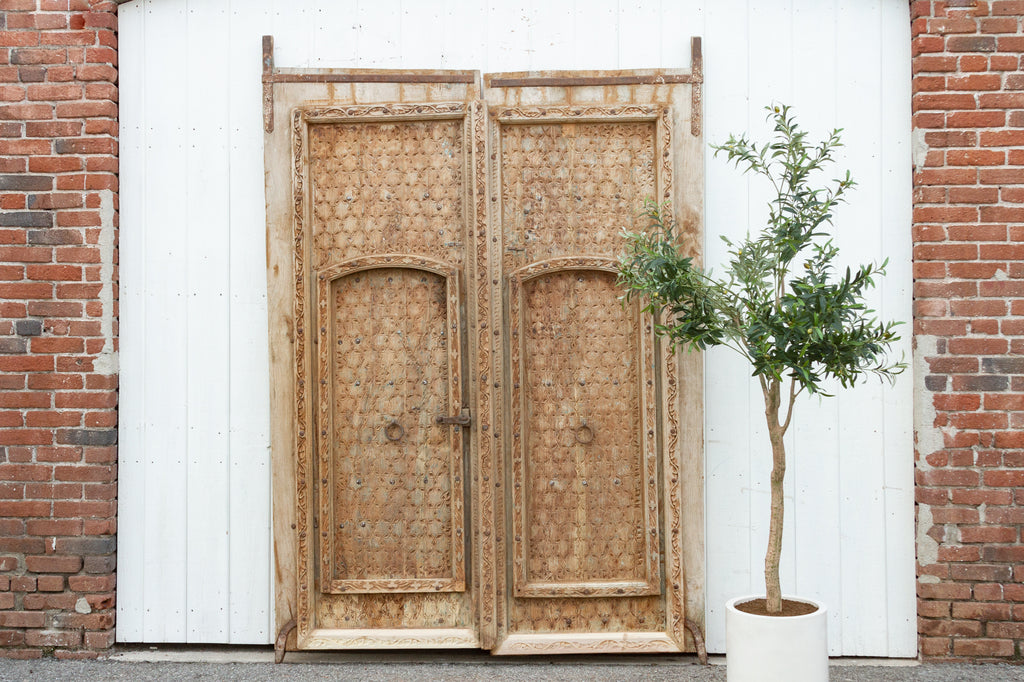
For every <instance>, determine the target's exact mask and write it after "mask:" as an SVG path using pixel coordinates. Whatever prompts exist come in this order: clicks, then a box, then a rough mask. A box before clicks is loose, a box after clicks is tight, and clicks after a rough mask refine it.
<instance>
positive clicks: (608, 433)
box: [264, 64, 703, 654]
mask: <svg viewBox="0 0 1024 682" xmlns="http://www.w3.org/2000/svg"><path fill="white" fill-rule="evenodd" d="M266 66H267V68H266V69H265V74H264V80H265V90H266V93H265V112H264V115H265V119H266V120H265V123H266V126H267V128H268V132H267V136H266V163H267V167H266V168H267V202H268V240H269V241H268V245H269V248H268V257H269V262H268V268H269V270H268V272H269V283H270V308H271V355H272V384H273V392H274V395H273V410H274V415H273V427H274V432H273V438H274V496H275V511H274V515H275V525H274V530H275V553H276V559H277V591H278V594H277V611H278V615H277V620H278V625H279V627H284V625H285V623H286V621H289V620H291V619H294V622H295V625H296V626H297V633H296V634H297V638H296V639H295V640H293V643H292V645H291V646H297V647H299V648H445V647H471V648H485V649H491V650H492V651H494V652H495V653H500V654H512V653H566V652H586V651H631V652H637V651H680V650H687V649H689V648H690V646H691V645H690V643H689V641H688V640H687V639H686V635H685V631H684V619H685V618H687V616H690V617H693V618H695V619H700V618H701V615H702V611H703V608H702V605H701V604H702V602H701V596H700V586H701V583H702V580H701V576H700V563H701V562H702V559H701V558H700V552H701V547H700V537H699V527H700V526H701V525H702V519H701V516H700V506H701V502H700V499H699V490H700V481H699V476H700V473H699V465H696V466H693V465H692V462H691V461H690V459H689V458H690V451H691V450H693V449H694V448H696V449H697V457H699V443H700V431H699V429H700V426H699V422H700V410H699V402H700V392H699V391H700V374H699V365H698V364H696V363H695V362H693V360H692V359H686V358H681V357H676V356H674V355H672V354H671V353H670V352H669V350H668V349H667V348H666V347H665V346H664V345H663V344H660V343H659V342H658V341H657V340H656V338H655V336H654V333H653V325H654V324H655V320H652V319H651V317H650V316H649V315H647V314H644V313H642V312H641V310H640V308H639V306H638V304H637V303H636V302H632V303H630V304H628V305H624V304H623V303H622V302H621V301H620V296H621V293H622V292H621V291H620V290H619V289H618V288H616V284H615V281H616V275H615V270H616V259H617V257H618V256H619V254H620V252H622V250H623V244H624V241H623V238H622V235H621V231H622V230H623V229H624V228H625V229H637V228H639V227H641V226H642V225H640V224H638V218H637V211H638V208H639V207H640V205H641V201H642V200H643V199H644V198H654V199H656V200H657V201H670V202H672V206H673V210H675V211H676V214H677V215H678V216H679V217H680V219H681V220H682V221H683V224H684V225H685V226H686V230H685V234H684V235H683V238H684V239H691V240H692V244H691V246H692V247H693V248H694V249H697V248H698V247H697V245H698V244H699V239H698V237H699V222H700V220H699V218H700V185H701V180H700V164H701V157H700V148H699V128H698V126H699V118H698V117H699V108H698V109H697V110H696V111H695V110H694V109H693V104H694V102H699V100H698V98H697V97H696V96H695V95H694V92H693V88H694V87H696V83H697V82H699V81H695V79H694V78H693V74H692V73H684V74H682V75H674V76H668V77H667V78H666V76H665V75H664V74H649V73H642V72H630V73H616V74H612V75H608V74H600V75H594V76H586V75H583V76H580V75H578V74H577V75H574V76H573V77H568V76H566V75H565V74H561V75H559V74H556V75H554V76H551V75H548V76H540V77H526V76H522V75H515V74H508V75H491V76H485V77H484V78H483V79H482V84H481V79H480V77H479V75H478V74H476V73H474V72H424V73H417V72H411V73H410V72H405V73H401V74H398V73H387V72H373V73H365V72H355V71H345V72H319V73H320V74H321V77H320V78H319V79H315V78H312V77H311V76H310V74H309V72H301V73H300V72H289V71H285V70H277V69H273V68H272V66H270V65H269V64H268V65H266ZM323 74H327V76H326V77H324V75H323ZM659 79H660V80H659ZM673 81H674V82H673ZM680 175H683V176H684V177H682V178H681V177H680ZM695 255H696V254H695ZM693 461H694V462H697V461H699V460H697V459H694V460H693ZM694 476H696V477H697V479H698V480H697V481H693V480H692V479H693V477H694ZM684 479H685V480H684ZM694 496H696V499H695V498H694ZM694 543H696V545H697V546H693V545H694ZM684 545H685V546H684ZM688 560H689V561H688Z"/></svg>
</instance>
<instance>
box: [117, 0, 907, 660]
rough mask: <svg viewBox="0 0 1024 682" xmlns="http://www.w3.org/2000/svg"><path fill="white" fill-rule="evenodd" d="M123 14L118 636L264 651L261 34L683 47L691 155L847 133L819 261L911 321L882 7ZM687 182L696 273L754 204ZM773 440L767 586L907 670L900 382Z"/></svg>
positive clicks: (336, 50) (253, 9) (895, 83)
mask: <svg viewBox="0 0 1024 682" xmlns="http://www.w3.org/2000/svg"><path fill="white" fill-rule="evenodd" d="M119 13H120V64H121V67H120V68H121V76H120V79H121V81H120V88H121V131H122V132H121V195H120V202H121V203H120V206H121V216H120V220H121V222H120V225H121V232H120V240H121V241H120V244H121V258H120V263H121V266H120V268H121V269H120V274H121V318H120V330H121V358H122V367H121V427H120V429H121V453H120V457H121V468H120V509H119V519H120V534H119V552H118V558H119V565H118V639H119V640H120V641H124V642H131V641H147V642H185V641H188V642H232V643H267V642H270V641H271V639H272V636H273V634H274V633H271V632H270V623H271V615H272V614H271V608H272V606H271V604H272V597H271V589H272V581H271V566H270V530H269V525H270V524H269V517H270V495H269V487H270V486H269V451H268V419H269V417H268V407H267V395H268V390H269V389H268V379H267V372H268V370H267V366H268V361H267V349H266V338H267V335H266V291H265V276H264V268H265V254H264V225H263V218H264V213H263V174H262V147H261V144H262V128H261V120H260V111H261V109H260V37H261V36H262V35H263V34H265V33H268V34H273V35H274V38H275V47H276V54H275V58H276V63H277V65H278V66H283V67H379V68H459V69H479V70H480V71H481V72H488V71H515V70H528V69H613V68H642V67H666V68H679V67H682V68H685V67H687V66H688V65H689V62H690V56H689V44H690V43H689V37H690V36H691V35H700V36H702V37H703V38H704V57H705V75H706V82H705V89H704V95H705V98H704V101H705V105H704V106H705V119H704V120H705V138H706V140H707V141H708V142H721V141H723V140H724V139H725V138H726V137H727V136H728V133H729V132H742V131H752V132H753V133H755V134H759V133H763V132H764V130H765V123H764V115H763V111H762V107H763V106H764V105H766V104H768V103H769V102H771V101H773V100H775V101H781V102H786V103H790V104H792V105H794V107H795V110H796V113H797V115H798V117H799V120H800V121H801V122H802V123H803V124H804V125H805V127H807V128H809V129H810V130H811V131H812V133H813V134H815V135H821V134H824V133H825V131H826V130H827V129H830V128H831V127H835V126H839V127H843V128H845V129H846V132H845V134H844V140H845V142H846V148H845V150H844V152H843V154H842V159H841V162H840V163H841V168H843V169H845V168H847V167H848V168H850V169H851V170H852V172H853V174H854V176H855V178H856V179H857V181H858V182H859V187H858V188H857V190H856V191H855V193H854V194H853V196H852V200H851V203H850V204H849V205H847V206H844V207H843V208H842V209H841V210H840V211H839V214H838V219H837V223H838V225H839V228H840V236H839V238H838V239H837V241H838V242H839V243H840V246H841V247H842V248H843V249H844V253H845V255H846V256H847V257H848V258H849V259H850V261H851V262H852V261H864V260H872V259H874V260H879V259H881V258H882V257H885V256H887V257H889V259H890V267H889V273H890V274H889V277H888V278H886V279H885V280H884V281H883V283H882V285H881V287H880V289H879V291H878V295H877V298H876V304H877V307H878V310H879V312H880V313H881V314H882V315H883V316H885V317H889V318H898V319H902V320H906V321H909V320H910V317H911V307H910V301H911V299H910V295H911V294H910V281H911V257H910V206H911V184H910V181H911V175H910V150H909V141H910V31H909V12H908V6H907V3H906V1H905V0H873V1H872V0H863V1H861V0H858V2H855V3H852V2H841V0H761V1H758V0H694V1H692V2H683V1H682V0H678V1H676V2H672V1H670V0H662V1H658V0H649V1H643V0H639V1H637V0H634V1H632V2H624V1H622V0H619V1H618V2H616V1H615V0H611V1H608V0H588V2H579V1H578V0H577V1H576V2H573V1H572V0H533V1H532V2H529V3H521V4H518V5H513V4H511V3H506V2H497V1H496V2H491V3H490V4H482V3H479V2H474V1H472V0H465V1H459V0H444V1H441V0H438V1H436V2H425V1H423V0H358V1H350V2H342V3H338V2H327V1H326V0H320V1H317V0H306V1H304V2H300V1H298V0H187V1H186V0H133V1H132V2H130V3H128V4H126V5H122V6H121V7H120V9H119ZM705 187H706V190H705V196H706V204H705V211H706V231H707V236H706V240H705V244H706V253H707V259H708V262H709V263H711V264H715V263H719V262H721V261H722V259H723V258H724V256H725V253H724V248H723V246H722V244H721V242H720V240H719V239H718V237H719V235H730V236H734V237H736V236H740V235H742V233H743V232H744V231H745V229H746V225H747V224H748V223H750V222H754V223H756V221H758V220H759V219H760V217H761V216H762V215H763V207H764V203H765V201H766V199H767V195H766V189H765V188H764V187H763V186H762V185H760V184H757V183H756V182H750V181H749V180H748V179H747V178H746V177H744V176H740V175H739V174H738V173H737V172H736V171H735V170H734V169H732V168H731V167H728V166H727V165H726V164H725V162H724V161H723V160H722V159H714V158H711V156H710V154H709V155H708V158H707V161H706V171H705ZM903 329H904V332H905V334H906V335H907V336H909V333H910V326H909V325H907V326H906V327H904V328H903ZM901 347H902V349H903V350H906V351H908V352H907V355H908V356H909V339H908V340H906V341H904V342H903V343H902V346H901ZM706 370H707V371H706V380H707V383H706V389H705V391H706V393H705V396H706V415H707V417H706V418H707V430H706V433H707V443H706V474H707V475H706V479H707V499H706V505H707V576H708V578H707V616H708V622H707V635H708V645H709V649H710V650H711V651H722V650H723V649H724V630H723V628H724V622H723V618H724V617H723V614H722V603H723V602H724V601H725V600H726V598H728V597H729V596H734V595H736V594H739V593H746V592H755V591H758V590H761V589H763V578H762V577H761V576H762V572H763V568H762V561H763V552H764V545H765V542H766V540H765V538H766V534H767V529H766V526H767V518H766V517H767V508H768V490H767V485H766V480H767V471H768V467H769V457H768V449H767V447H766V446H765V445H764V443H765V442H766V439H765V437H764V436H765V434H764V427H763V422H762V416H761V415H762V411H761V410H762V407H761V404H760V400H761V398H760V392H759V390H758V389H757V388H756V387H755V386H754V385H753V384H752V383H751V381H750V380H749V378H748V374H749V372H748V371H747V370H746V368H745V367H744V365H743V364H742V363H741V362H738V361H736V359H734V358H731V357H728V356H727V355H726V354H725V353H718V352H712V353H709V354H708V355H707V358H706ZM795 419H796V426H795V429H794V430H793V431H792V432H791V436H790V439H789V446H790V450H791V452H792V463H791V465H790V469H789V474H788V477H787V497H788V499H787V503H788V510H787V527H786V533H787V534H786V544H785V552H784V559H783V574H784V576H783V582H784V587H785V589H787V590H788V591H791V592H799V593H801V594H804V595H806V596H810V597H816V598H820V599H822V600H824V601H825V602H827V603H828V605H829V608H830V612H831V614H830V615H831V620H830V650H831V652H832V654H833V655H848V656H913V655H915V653H916V635H915V630H916V627H915V599H914V537H913V461H912V460H913V457H912V452H913V449H912V421H911V381H910V378H909V376H906V377H904V378H903V379H901V380H900V381H899V382H898V384H897V386H896V387H895V388H889V387H887V386H886V387H882V386H880V385H877V384H874V383H872V384H869V385H865V386H863V387H861V388H858V389H856V390H855V391H852V392H845V393H843V394H841V395H840V396H839V397H838V398H836V399H831V400H825V401H821V402H820V404H819V401H817V400H816V399H815V400H806V401H803V402H802V403H801V404H800V405H799V406H798V412H797V415H796V417H795ZM797 492H799V499H798V500H797V501H795V502H794V495H795V493H797Z"/></svg>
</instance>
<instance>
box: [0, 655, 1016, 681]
mask: <svg viewBox="0 0 1024 682" xmlns="http://www.w3.org/2000/svg"><path fill="white" fill-rule="evenodd" d="M724 662H725V659H724V658H721V657H712V664H711V665H709V666H707V667H704V666H700V665H698V664H697V661H696V659H695V658H694V657H692V656H647V657H638V656H602V657H593V656H574V657H569V656H557V657H549V658H528V659H527V658H495V657H492V656H489V655H487V654H484V653H481V652H454V653H452V652H443V653H433V652H423V653H401V654H394V653H387V654H374V653H353V654H344V653H337V654H320V655H318V654H308V653H304V652H303V653H298V652H290V653H289V654H288V656H287V658H286V659H285V662H284V663H282V664H280V665H275V664H274V663H273V652H272V651H270V650H269V649H265V648H243V649H240V648H235V647H232V648H223V649H220V648H204V649H195V648H182V649H176V648H173V647H160V648H159V649H157V648H150V647H140V648H134V649H128V648H121V649H120V650H119V651H118V652H116V653H115V654H114V655H113V656H111V658H109V659H107V660H103V661H56V660H49V659H46V660H34V661H14V660H2V659H0V681H4V682H6V681H8V680H11V681H14V680H17V681H18V682H22V681H27V682H46V681H49V680H58V681H67V682H72V681H74V682H78V681H79V680H89V681H90V682H91V681H93V680H96V681H102V680H131V681H132V682H135V681H136V680H138V681H139V682H146V681H149V680H211V681H213V680H216V681H217V682H220V681H221V680H226V681H238V682H262V681H264V680H266V681H270V680H273V681H275V682H276V681H278V680H285V681H291V680H294V681H296V682H306V681H312V680H359V681H360V682H393V681H398V680H403V681H404V680H430V681H431V682H433V681H434V680H442V681H447V680H450V681H452V682H470V681H476V680H511V681H513V682H535V681H539V680H559V681H565V682H611V681H625V680H642V681H643V682H647V681H648V680H650V681H651V682H660V681H662V680H664V681H665V682H669V681H671V682H690V681H693V682H703V681H711V680H715V681H721V682H725V666H724V665H723V664H724ZM875 680H878V681H880V682H1014V681H1020V682H1024V666H1011V665H1006V664H995V663H994V664H985V665H972V664H966V663H957V664H939V663H929V664H924V665H919V664H918V663H917V662H916V661H880V660H877V659H875V660H856V659H853V660H851V659H839V660H835V661H833V665H832V669H831V682H873V681H875ZM765 682H769V681H767V680H766V681H765ZM780 682H785V681H780Z"/></svg>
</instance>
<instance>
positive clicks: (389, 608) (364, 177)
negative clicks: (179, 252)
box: [266, 74, 481, 649]
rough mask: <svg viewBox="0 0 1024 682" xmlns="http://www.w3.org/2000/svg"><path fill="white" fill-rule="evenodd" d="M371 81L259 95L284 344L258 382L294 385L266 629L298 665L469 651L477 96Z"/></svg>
mask: <svg viewBox="0 0 1024 682" xmlns="http://www.w3.org/2000/svg"><path fill="white" fill-rule="evenodd" d="M376 78H377V80H376V81H375V82H361V83H355V82H353V83H348V84H345V85H343V86H341V85H336V84H334V83H331V84H311V83H304V82H296V83H280V82H279V83H275V86H276V87H275V88H274V93H273V96H274V102H273V103H272V105H271V106H272V107H273V112H274V119H275V121H276V125H275V126H274V127H275V128H276V129H277V130H275V131H272V132H269V133H268V136H267V145H266V154H267V158H266V168H267V169H268V170H267V173H268V182H267V191H268V217H269V220H268V226H269V229H270V231H271V234H270V235H269V240H270V244H271V252H272V253H271V254H270V259H271V262H270V263H269V266H270V267H269V270H268V272H269V273H270V274H269V276H270V279H271V282H270V285H271V290H272V291H275V290H276V291H278V292H282V291H285V290H286V289H287V290H288V291H289V292H290V293H289V300H290V306H289V305H287V304H285V302H284V301H283V297H282V296H279V297H278V298H279V299H281V303H282V305H281V306H280V309H279V310H273V309H272V315H274V314H277V315H278V316H279V318H280V322H281V326H280V327H279V326H278V325H276V324H272V327H274V328H273V329H272V331H271V335H272V340H271V346H272V348H274V347H275V345H274V344H275V340H274V335H275V334H277V335H279V336H280V335H281V334H282V333H284V334H286V335H287V342H286V343H284V344H281V343H280V342H281V341H282V340H283V339H280V338H279V339H277V342H278V345H277V348H280V349H287V351H286V353H287V355H289V356H290V358H287V359H285V360H286V361H285V362H280V361H279V360H281V358H275V359H272V365H273V367H272V371H273V372H275V374H276V373H277V372H278V371H279V370H280V369H281V368H286V367H287V368H290V370H291V374H292V376H291V377H290V381H285V382H284V390H279V391H277V392H276V394H275V402H276V401H277V400H280V401H281V402H280V403H278V404H276V405H275V409H274V412H275V414H276V415H282V416H284V415H287V416H288V417H290V418H291V419H292V420H293V426H291V427H290V430H291V432H292V433H291V434H290V438H287V440H288V441H290V442H285V441H286V438H285V437H284V436H282V432H287V431H288V430H289V427H288V426H287V425H285V424H281V425H280V426H281V428H277V429H275V446H278V447H286V448H288V449H289V450H291V451H292V452H293V453H294V456H293V457H292V458H291V466H290V467H289V466H287V465H283V466H280V467H277V469H276V470H275V486H274V490H275V533H277V534H282V533H283V534H285V536H286V538H282V537H281V536H280V535H278V537H277V538H276V540H275V549H276V550H277V559H278V562H277V565H278V591H279V593H280V592H282V589H283V592H284V594H283V595H280V596H279V597H278V609H279V616H278V619H279V620H281V619H282V617H283V614H280V611H281V609H282V608H283V609H285V613H286V614H293V615H294V618H295V621H296V625H297V641H295V642H294V645H297V646H298V647H299V648H331V649H343V648H391V647H394V648H417V647H429V648H442V647H480V646H481V638H480V636H479V634H478V625H477V624H478V622H479V615H478V611H479V608H478V606H477V600H476V599H475V597H474V594H473V592H472V590H470V589H467V587H468V586H469V585H470V579H471V577H472V575H473V574H474V570H473V567H472V566H471V565H470V563H471V561H472V554H471V552H470V551H469V550H470V547H471V546H472V541H473V540H472V534H473V531H472V529H473V528H474V524H473V521H472V519H471V509H472V507H473V505H472V503H471V491H470V487H469V485H468V482H469V480H471V477H472V474H473V470H474V462H473V454H472V453H473V443H472V440H473V439H472V431H471V429H470V428H469V427H468V426H467V425H466V424H465V422H466V419H467V418H468V417H469V418H471V409H470V407H471V401H470V397H471V396H470V387H469V386H468V385H467V383H466V376H467V368H468V366H469V362H470V360H471V356H472V354H473V352H474V350H473V348H471V339H470V335H469V334H468V325H469V324H470V323H471V319H472V318H473V304H474V301H473V299H472V294H473V292H472V290H473V287H471V286H467V282H471V281H472V279H473V276H474V272H475V268H476V266H477V264H475V263H474V262H472V255H471V250H470V249H468V248H467V244H471V243H472V240H473V230H472V221H473V215H474V214H473V196H474V182H475V173H474V162H473V146H472V145H471V144H470V132H471V130H472V126H473V114H474V108H473V106H472V105H471V104H470V103H471V102H472V101H473V99H474V96H475V92H476V90H475V86H474V80H472V79H470V80H469V82H466V81H467V79H466V78H465V77H464V76H463V77H461V78H462V82H455V83H436V82H435V83H401V82H398V83H387V82H381V80H386V77H385V76H383V75H381V74H377V76H376ZM396 100H402V101H398V102H396ZM408 100H415V101H408ZM282 169H287V172H282ZM277 182H280V183H281V185H280V186H277V184H276V183H277ZM275 244H277V245H278V246H280V247H283V248H276V247H275ZM285 244H287V246H285ZM285 249H286V250H285ZM286 253H290V254H291V261H290V262H286V261H287V260H288V259H287V256H286V255H284V254H286ZM275 287H276V289H275ZM289 307H290V310H289V309H288V308H289ZM272 308H273V304H272ZM281 378H282V377H276V376H275V381H278V380H279V379H281ZM278 385H281V383H280V382H279V383H278ZM278 394H279V395H278ZM277 408H280V409H279V410H278V409H277ZM279 437H280V439H279ZM281 459H283V458H277V461H280V460H281ZM289 478H290V479H291V481H290V484H289V483H288V480H287V479H289ZM289 498H290V499H289ZM282 540H284V541H282ZM292 567H294V568H292ZM289 584H290V585H293V586H294V587H293V588H292V589H291V590H289V589H288V585H289Z"/></svg>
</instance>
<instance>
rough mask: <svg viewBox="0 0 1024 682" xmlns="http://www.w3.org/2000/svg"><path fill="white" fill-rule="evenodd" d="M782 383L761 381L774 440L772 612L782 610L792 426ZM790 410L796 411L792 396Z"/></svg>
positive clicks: (767, 563)
mask: <svg viewBox="0 0 1024 682" xmlns="http://www.w3.org/2000/svg"><path fill="white" fill-rule="evenodd" d="M779 383H780V382H779V381H778V380H772V381H770V382H765V381H762V383H761V388H762V390H763V392H764V416H765V421H767V423H768V437H769V438H770V439H771V443H772V475H771V490H772V508H771V519H770V522H769V526H768V551H767V552H765V556H764V586H765V599H766V602H767V603H766V605H765V606H766V608H767V610H768V613H781V612H782V586H781V584H780V580H779V561H780V559H781V557H782V520H783V517H784V510H785V507H784V502H783V488H782V481H783V479H784V478H785V476H786V444H785V440H784V438H783V437H784V436H785V435H786V429H787V428H788V427H789V418H788V417H789V415H788V414H787V418H786V421H785V423H780V422H779V409H780V407H781V395H780V390H779ZM788 412H790V413H791V412H792V395H791V396H790V407H789V410H788Z"/></svg>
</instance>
